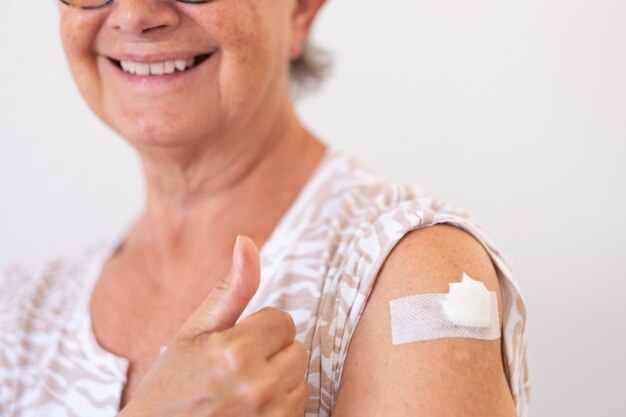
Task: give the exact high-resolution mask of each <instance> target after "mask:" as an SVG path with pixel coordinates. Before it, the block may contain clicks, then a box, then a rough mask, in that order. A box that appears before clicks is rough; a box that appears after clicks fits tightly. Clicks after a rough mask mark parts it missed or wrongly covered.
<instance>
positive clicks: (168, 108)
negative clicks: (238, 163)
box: [60, 0, 321, 146]
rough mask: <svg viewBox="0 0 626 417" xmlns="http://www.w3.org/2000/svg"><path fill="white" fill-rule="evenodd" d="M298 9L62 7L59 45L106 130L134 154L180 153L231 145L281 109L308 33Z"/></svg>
mask: <svg viewBox="0 0 626 417" xmlns="http://www.w3.org/2000/svg"><path fill="white" fill-rule="evenodd" d="M298 2H299V0H213V1H211V2H208V3H203V4H187V3H182V2H178V1H175V0H115V1H114V2H113V3H112V4H111V5H109V6H107V7H104V8H102V9H99V10H80V9H75V8H71V7H67V6H64V5H61V6H60V8H61V37H62V41H63V45H64V48H65V52H66V55H67V58H68V61H69V64H70V68H71V70H72V73H73V74H74V78H75V80H76V82H77V84H78V87H79V89H80V91H81V92H82V94H83V96H84V97H85V99H86V101H87V102H88V104H89V105H90V106H91V108H92V109H93V110H94V111H95V112H96V114H97V115H98V116H99V117H100V118H101V119H102V120H104V122H105V123H107V124H108V125H109V126H111V127H112V128H113V129H115V130H116V131H118V132H119V133H120V134H121V135H122V136H124V137H125V138H126V139H127V140H129V141H130V142H131V143H133V144H135V145H159V146H179V145H182V144H185V143H188V142H190V141H203V140H206V139H207V138H211V137H214V138H223V137H227V136H232V135H233V134H236V133H237V130H238V129H239V130H241V129H244V128H245V127H246V126H248V127H249V126H254V125H255V124H256V123H258V122H259V121H261V120H264V119H267V118H268V117H269V118H271V117H272V115H273V114H274V115H275V114H276V112H278V111H280V110H279V109H281V108H282V107H284V106H285V104H286V103H287V102H288V100H289V63H290V61H291V59H292V58H295V57H296V56H297V54H298V53H299V51H300V49H301V47H302V44H303V41H304V38H305V37H306V32H307V31H308V25H306V24H303V23H302V24H299V23H298V19H296V18H294V16H295V15H296V10H297V8H298V4H299V3H298ZM318 3H321V2H320V1H318ZM149 73H151V74H154V75H151V74H149ZM274 117H275V116H274Z"/></svg>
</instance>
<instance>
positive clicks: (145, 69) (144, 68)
mask: <svg viewBox="0 0 626 417" xmlns="http://www.w3.org/2000/svg"><path fill="white" fill-rule="evenodd" d="M135 74H137V75H148V74H150V64H144V63H140V62H135Z"/></svg>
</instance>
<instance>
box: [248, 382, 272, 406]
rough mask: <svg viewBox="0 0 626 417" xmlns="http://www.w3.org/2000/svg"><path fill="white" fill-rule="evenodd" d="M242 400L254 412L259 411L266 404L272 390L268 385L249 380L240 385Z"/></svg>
mask: <svg viewBox="0 0 626 417" xmlns="http://www.w3.org/2000/svg"><path fill="white" fill-rule="evenodd" d="M241 389H242V392H241V394H242V398H243V399H244V400H245V401H246V402H247V403H248V404H249V405H250V408H252V409H254V410H260V409H262V408H263V406H264V405H265V404H267V403H268V402H269V401H270V399H271V396H272V389H271V387H270V385H269V384H267V383H263V382H260V381H256V380H249V381H248V382H247V383H244V384H242V386H241Z"/></svg>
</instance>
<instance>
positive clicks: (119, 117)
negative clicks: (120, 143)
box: [108, 108, 211, 149]
mask: <svg viewBox="0 0 626 417" xmlns="http://www.w3.org/2000/svg"><path fill="white" fill-rule="evenodd" d="M202 119H204V120H202ZM207 119H208V117H206V116H204V117H201V115H197V116H196V117H194V115H193V114H192V113H190V112H188V111H184V110H180V111H178V112H173V111H172V110H171V109H167V110H163V109H147V108H142V109H128V108H126V109H123V110H118V111H115V112H114V113H113V114H111V113H109V117H108V120H109V124H110V125H111V127H112V128H113V129H114V130H115V131H117V132H118V133H119V134H120V135H121V136H122V137H123V138H124V139H125V140H126V141H127V142H128V143H129V144H131V145H132V146H133V147H135V148H151V147H159V148H164V149H166V148H181V147H186V146H187V145H190V146H191V145H194V144H197V143H198V141H200V140H202V138H207V137H209V136H211V133H210V132H211V129H210V127H209V126H208V125H206V123H207V122H209V120H207ZM198 120H202V121H203V122H204V123H205V124H202V125H201V124H199V123H198Z"/></svg>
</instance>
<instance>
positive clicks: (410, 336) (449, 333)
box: [390, 273, 500, 345]
mask: <svg viewBox="0 0 626 417" xmlns="http://www.w3.org/2000/svg"><path fill="white" fill-rule="evenodd" d="M390 308H391V340H392V343H393V344H394V345H400V344H403V343H410V342H419V341H422V340H430V339H442V338H446V337H464V338H469V339H483V340H495V339H498V338H499V337H500V318H499V316H498V297H497V295H496V293H495V292H493V291H489V290H488V289H487V287H485V285H484V284H483V283H482V282H480V281H475V280H473V279H472V278H470V277H469V276H468V275H467V274H465V273H464V274H463V279H462V281H461V282H458V283H451V284H450V292H449V293H447V294H419V295H412V296H409V297H403V298H398V299H397V300H391V301H390Z"/></svg>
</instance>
